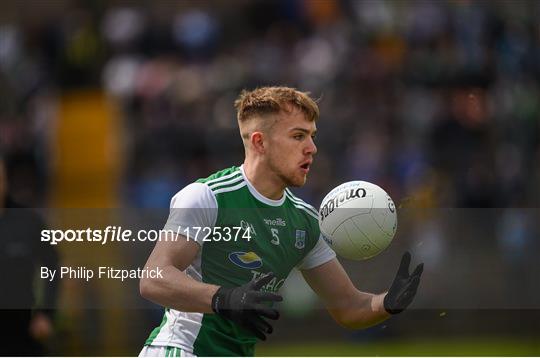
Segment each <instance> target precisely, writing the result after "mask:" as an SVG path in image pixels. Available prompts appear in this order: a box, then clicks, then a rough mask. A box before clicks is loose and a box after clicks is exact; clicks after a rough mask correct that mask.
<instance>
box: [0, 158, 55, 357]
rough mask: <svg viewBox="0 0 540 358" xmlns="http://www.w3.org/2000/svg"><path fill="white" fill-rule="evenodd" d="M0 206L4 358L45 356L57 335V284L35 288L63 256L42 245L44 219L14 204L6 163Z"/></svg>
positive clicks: (1, 169) (0, 175)
mask: <svg viewBox="0 0 540 358" xmlns="http://www.w3.org/2000/svg"><path fill="white" fill-rule="evenodd" d="M0 203H1V205H0V272H2V275H1V276H0V284H1V285H2V287H4V288H5V290H4V292H3V293H2V295H1V298H0V320H1V321H2V328H1V329H0V331H1V335H2V337H4V339H6V341H5V342H6V343H5V344H2V346H1V347H0V355H2V356H20V355H22V356H38V355H43V354H45V350H44V346H43V343H45V342H46V341H47V340H48V339H49V338H51V336H52V334H53V333H54V328H53V319H54V316H53V314H54V308H55V305H56V296H57V282H58V281H57V280H54V281H53V282H47V283H46V284H45V285H43V287H41V290H37V289H35V283H36V277H37V275H39V271H40V267H41V266H44V267H47V268H49V269H51V270H56V269H58V256H57V253H56V251H55V249H54V247H53V246H50V245H43V243H41V241H40V237H41V230H42V229H43V228H44V227H45V225H44V223H43V221H42V219H41V218H40V217H39V216H38V215H37V214H36V213H34V212H32V211H30V210H29V209H23V208H22V207H21V206H19V205H17V204H16V203H15V202H13V200H12V199H11V198H10V196H9V190H8V185H7V175H6V170H5V165H4V161H3V159H2V158H1V157H0ZM14 272H16V273H17V274H13V273H14ZM39 282H40V283H42V282H43V281H41V280H39ZM37 296H41V300H40V302H36V297H37ZM36 304H38V305H37V306H36Z"/></svg>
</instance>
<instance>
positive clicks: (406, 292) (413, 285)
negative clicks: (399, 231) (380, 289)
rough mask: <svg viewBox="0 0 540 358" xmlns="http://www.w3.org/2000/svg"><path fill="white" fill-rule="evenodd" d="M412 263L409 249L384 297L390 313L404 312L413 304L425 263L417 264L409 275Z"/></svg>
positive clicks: (385, 307) (385, 306) (387, 310)
mask: <svg viewBox="0 0 540 358" xmlns="http://www.w3.org/2000/svg"><path fill="white" fill-rule="evenodd" d="M410 263H411V254H410V253H409V252H408V251H407V252H405V253H404V254H403V257H402V258H401V264H400V265H399V269H398V272H397V274H396V278H395V279H394V282H393V283H392V286H390V289H389V290H388V293H387V294H386V296H385V297H384V309H385V310H386V312H388V313H390V314H397V313H400V312H402V311H403V310H404V309H405V308H407V307H408V306H409V305H410V304H411V302H412V300H413V298H414V295H416V289H417V288H418V284H419V283H420V276H421V275H422V271H423V270H424V264H423V263H421V264H420V265H418V266H416V268H415V269H414V272H413V273H412V275H409V265H410Z"/></svg>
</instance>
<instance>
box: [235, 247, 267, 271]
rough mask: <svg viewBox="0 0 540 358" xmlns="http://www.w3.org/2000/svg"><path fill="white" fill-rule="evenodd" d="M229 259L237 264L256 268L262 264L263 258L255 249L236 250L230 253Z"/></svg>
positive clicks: (246, 267)
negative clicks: (248, 250)
mask: <svg viewBox="0 0 540 358" xmlns="http://www.w3.org/2000/svg"><path fill="white" fill-rule="evenodd" d="M229 260H230V261H231V262H232V263H233V264H235V265H236V266H240V267H241V268H245V269H256V268H259V267H261V266H262V259H261V258H260V257H259V255H257V254H256V253H254V252H253V251H250V252H244V251H236V252H231V253H230V254H229Z"/></svg>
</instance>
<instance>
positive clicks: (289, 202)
mask: <svg viewBox="0 0 540 358" xmlns="http://www.w3.org/2000/svg"><path fill="white" fill-rule="evenodd" d="M235 106H236V109H237V113H238V124H239V127H240V134H241V136H242V140H243V142H244V147H245V160H244V163H243V165H241V166H240V167H232V168H229V169H225V170H222V171H220V172H217V173H215V174H213V175H211V176H209V177H208V178H205V179H200V180H198V181H196V182H195V183H192V184H190V185H188V186H186V187H185V188H184V189H182V190H181V191H180V192H178V193H177V194H176V195H175V196H174V197H173V198H172V200H171V211H170V215H169V219H168V221H167V223H166V225H165V229H167V230H171V231H172V232H179V233H180V234H178V235H177V234H175V233H169V234H165V235H164V236H163V237H162V238H161V240H160V241H159V242H158V243H157V244H156V246H155V248H154V250H153V252H152V253H151V255H150V257H149V258H148V262H147V263H146V267H147V268H156V267H160V268H161V269H162V270H163V277H162V278H155V279H149V278H147V279H142V280H141V282H140V290H141V295H142V296H143V297H145V298H147V299H149V300H151V301H154V302H156V303H158V304H160V305H162V306H164V307H167V308H166V309H165V315H164V317H163V320H162V322H161V324H160V326H159V327H157V328H156V329H154V330H153V331H152V333H151V334H150V337H149V338H148V339H147V341H146V343H145V347H144V348H143V350H142V351H141V356H176V355H181V356H193V355H197V356H199V355H202V356H216V355H217V356H230V355H253V354H254V345H255V343H256V341H257V338H259V339H262V340H264V339H265V338H266V334H270V333H272V326H271V325H270V324H269V323H268V321H267V319H272V320H275V319H277V318H278V316H279V313H278V311H277V310H276V309H275V308H273V307H272V303H273V302H277V301H281V299H282V298H281V296H280V295H278V294H277V293H276V292H277V291H278V290H279V288H280V287H281V286H282V284H283V283H284V281H285V279H286V278H287V276H288V275H289V273H290V271H291V270H292V269H293V268H297V269H299V270H301V272H302V274H303V276H304V278H305V280H306V281H307V283H308V284H309V285H310V286H311V288H312V289H313V290H314V291H315V292H316V293H317V294H318V295H319V296H320V297H321V298H322V300H323V301H324V303H325V305H326V307H327V308H328V311H329V312H330V314H331V316H332V317H333V318H334V319H335V320H336V321H337V322H338V323H339V324H341V325H343V326H346V327H349V328H363V327H369V326H372V325H374V324H377V323H379V322H381V321H383V320H385V319H387V318H388V317H389V316H390V315H391V314H396V313H399V312H401V311H403V310H404V309H405V308H406V307H407V306H408V305H409V304H410V303H411V302H412V300H413V297H414V295H415V294H416V289H417V287H418V284H419V281H420V275H421V273H422V264H420V265H418V267H417V268H416V269H415V270H414V272H413V273H412V274H409V263H410V259H411V258H410V255H409V254H408V253H406V254H405V255H404V256H403V259H402V262H401V265H400V268H399V270H398V273H397V275H396V278H395V280H394V282H393V284H392V285H391V287H390V289H389V291H388V292H387V293H384V294H380V295H376V294H371V293H365V292H361V291H359V290H357V289H356V288H355V287H354V285H353V284H352V282H351V280H350V279H349V277H348V276H347V274H346V272H345V271H344V269H343V267H342V266H341V265H340V263H339V262H338V261H337V259H336V257H335V253H334V252H333V251H332V250H331V249H330V248H329V247H328V245H327V244H326V243H325V242H324V240H323V238H322V237H321V235H320V232H319V226H318V221H317V211H316V210H315V209H314V208H313V207H312V206H310V205H308V204H306V203H305V202H303V201H302V200H301V199H299V198H297V197H296V196H294V195H293V194H292V193H291V192H290V191H289V190H288V189H287V187H299V186H302V185H304V183H305V182H306V177H307V174H308V172H309V169H310V166H311V164H312V162H313V156H314V155H315V154H316V153H317V147H316V146H315V143H314V137H315V133H316V120H317V119H318V117H319V109H318V107H317V104H316V103H315V101H313V100H312V99H311V98H310V97H309V95H308V94H307V93H304V92H300V91H297V90H295V89H292V88H287V87H264V88H258V89H256V90H253V91H244V92H242V94H241V95H240V97H239V98H238V100H237V101H236V102H235Z"/></svg>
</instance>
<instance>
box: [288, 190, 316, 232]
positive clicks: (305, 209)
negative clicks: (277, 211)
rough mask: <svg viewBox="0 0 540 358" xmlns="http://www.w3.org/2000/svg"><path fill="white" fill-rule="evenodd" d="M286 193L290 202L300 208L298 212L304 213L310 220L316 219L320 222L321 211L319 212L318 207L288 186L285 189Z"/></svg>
mask: <svg viewBox="0 0 540 358" xmlns="http://www.w3.org/2000/svg"><path fill="white" fill-rule="evenodd" d="M285 195H286V197H287V200H288V201H289V203H290V204H291V205H292V206H294V207H295V208H296V209H298V212H299V213H300V214H301V215H303V216H304V217H305V218H306V219H307V220H309V221H310V222H313V221H314V222H316V223H317V224H318V220H319V213H318V212H317V209H315V208H314V207H313V206H312V205H310V204H308V203H306V202H305V201H304V200H302V199H300V198H299V197H297V196H296V195H294V194H293V193H292V192H291V191H290V190H289V189H288V188H287V189H285Z"/></svg>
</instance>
